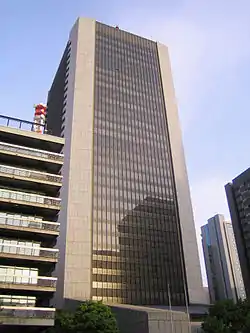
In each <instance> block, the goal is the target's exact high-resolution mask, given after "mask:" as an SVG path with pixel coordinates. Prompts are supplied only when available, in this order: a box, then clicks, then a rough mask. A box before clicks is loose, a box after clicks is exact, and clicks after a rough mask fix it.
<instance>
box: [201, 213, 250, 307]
mask: <svg viewBox="0 0 250 333" xmlns="http://www.w3.org/2000/svg"><path fill="white" fill-rule="evenodd" d="M201 235H202V246H203V252H204V258H205V265H206V271H207V278H208V288H209V294H210V301H211V303H214V302H215V301H218V300H223V299H233V300H234V301H237V300H238V299H240V298H242V299H244V298H245V297H246V295H245V288H244V283H243V279H242V274H241V269H240V263H239V258H238V253H237V249H236V244H235V238H234V233H233V228H232V224H231V222H228V221H225V219H224V216H223V215H221V214H217V215H215V216H214V217H212V218H210V219H209V220H208V223H207V224H206V225H204V226H202V227H201Z"/></svg>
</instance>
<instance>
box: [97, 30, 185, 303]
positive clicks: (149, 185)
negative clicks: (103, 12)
mask: <svg viewBox="0 0 250 333" xmlns="http://www.w3.org/2000/svg"><path fill="white" fill-rule="evenodd" d="M95 51H96V53H95V110H94V192H93V258H92V259H93V260H92V297H93V299H96V300H99V299H102V300H104V301H110V302H114V303H115V302H118V303H128V304H148V305H150V304H155V305H164V304H166V305H167V304H168V303H169V299H170V300H171V302H172V304H173V305H183V304H185V297H184V283H185V282H184V280H185V277H184V273H183V269H182V268H183V253H182V246H181V237H180V229H179V222H178V212H177V205H176V194H175V187H174V181H173V174H172V162H171V155H170V148H169V142H168V130H167V123H166V112H165V105H164V98H163V92H162V85H161V77H160V71H159V60H158V54H157V47H156V44H155V43H154V42H152V41H149V40H146V39H143V38H140V37H137V36H134V35H132V34H129V33H126V32H123V31H121V30H119V29H115V28H111V27H108V26H105V25H103V24H100V23H97V24H96V49H95ZM169 290H170V295H169V293H168V291H169Z"/></svg>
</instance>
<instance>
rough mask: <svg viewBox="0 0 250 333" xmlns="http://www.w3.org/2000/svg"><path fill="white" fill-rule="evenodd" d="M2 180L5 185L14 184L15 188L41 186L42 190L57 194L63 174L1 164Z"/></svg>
mask: <svg viewBox="0 0 250 333" xmlns="http://www.w3.org/2000/svg"><path fill="white" fill-rule="evenodd" d="M0 181H1V184H3V185H5V186H14V187H15V188H17V187H21V188H24V187H25V188H30V189H32V188H37V185H39V188H40V189H41V191H43V192H45V193H50V194H52V195H53V194H55V195H56V194H57V192H58V190H59V188H60V187H61V186H62V176H59V175H55V174H51V173H45V172H39V171H34V170H28V169H23V168H16V167H12V166H7V165H2V164H0Z"/></svg>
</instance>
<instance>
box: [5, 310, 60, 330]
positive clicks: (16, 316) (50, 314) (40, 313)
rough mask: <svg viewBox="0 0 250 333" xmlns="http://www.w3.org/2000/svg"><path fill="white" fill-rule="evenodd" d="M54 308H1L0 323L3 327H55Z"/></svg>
mask: <svg viewBox="0 0 250 333" xmlns="http://www.w3.org/2000/svg"><path fill="white" fill-rule="evenodd" d="M54 318H55V309H54V308H37V307H21V306H20V307H19V306H1V307H0V322H1V324H2V325H23V326H27V325H32V326H53V325H54Z"/></svg>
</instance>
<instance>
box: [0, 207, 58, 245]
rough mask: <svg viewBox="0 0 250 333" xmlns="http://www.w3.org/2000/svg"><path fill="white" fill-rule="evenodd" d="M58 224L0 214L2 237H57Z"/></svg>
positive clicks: (39, 219) (27, 217)
mask: <svg viewBox="0 0 250 333" xmlns="http://www.w3.org/2000/svg"><path fill="white" fill-rule="evenodd" d="M59 227H60V223H57V222H49V221H44V220H42V219H41V218H34V217H32V216H22V215H17V214H8V213H4V212H0V230H1V233H2V235H9V234H13V235H15V234H18V235H19V236H24V238H25V237H26V238H30V237H31V238H32V239H34V240H35V239H37V238H38V239H41V237H46V236H47V235H48V236H58V235H59Z"/></svg>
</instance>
